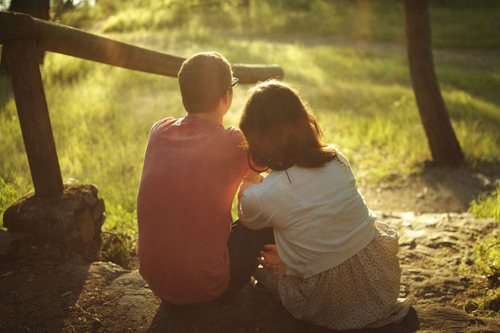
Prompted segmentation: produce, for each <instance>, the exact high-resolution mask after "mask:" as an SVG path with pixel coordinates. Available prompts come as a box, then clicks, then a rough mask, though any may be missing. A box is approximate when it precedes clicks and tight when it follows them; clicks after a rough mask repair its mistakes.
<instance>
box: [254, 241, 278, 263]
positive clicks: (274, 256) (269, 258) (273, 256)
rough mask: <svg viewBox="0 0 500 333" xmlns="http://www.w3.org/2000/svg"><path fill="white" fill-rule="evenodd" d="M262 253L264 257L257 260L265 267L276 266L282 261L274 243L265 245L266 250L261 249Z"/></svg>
mask: <svg viewBox="0 0 500 333" xmlns="http://www.w3.org/2000/svg"><path fill="white" fill-rule="evenodd" d="M260 254H261V256H262V257H260V258H257V261H258V262H259V264H261V265H262V266H263V267H264V268H275V267H276V266H278V265H279V264H281V263H282V261H281V259H280V256H279V255H278V250H277V249H276V245H274V244H268V245H264V251H260Z"/></svg>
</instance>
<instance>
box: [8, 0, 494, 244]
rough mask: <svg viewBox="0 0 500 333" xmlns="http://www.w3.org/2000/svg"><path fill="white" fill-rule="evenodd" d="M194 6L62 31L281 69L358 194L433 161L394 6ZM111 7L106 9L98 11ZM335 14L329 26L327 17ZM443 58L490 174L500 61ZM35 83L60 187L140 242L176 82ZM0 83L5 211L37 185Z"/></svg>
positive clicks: (460, 126) (75, 69)
mask: <svg viewBox="0 0 500 333" xmlns="http://www.w3.org/2000/svg"><path fill="white" fill-rule="evenodd" d="M217 2H218V1H213V2H212V3H217ZM195 3H197V2H195V1H185V2H182V1H178V2H176V1H168V0H165V1H152V2H145V1H140V0H134V1H129V2H126V3H116V4H115V5H113V6H110V5H109V2H106V1H99V4H100V5H98V7H96V8H86V9H82V10H80V11H77V12H73V13H70V14H67V15H65V16H63V18H62V21H63V22H65V23H68V24H69V23H71V24H74V25H80V26H84V27H89V28H90V27H92V29H94V30H93V31H95V32H98V33H105V34H107V35H108V36H110V37H111V38H115V39H118V40H121V41H125V42H128V43H132V44H135V45H139V46H144V47H148V48H151V49H154V50H159V51H164V52H168V53H171V54H175V55H178V56H183V57H188V56H190V55H192V54H194V53H196V52H200V51H207V50H213V51H218V52H221V53H222V54H224V55H225V56H226V57H227V58H228V60H229V61H230V62H233V63H261V64H279V65H281V66H282V67H283V68H284V71H285V75H286V77H285V79H286V81H287V82H289V83H292V84H293V85H295V86H297V87H298V88H299V89H300V91H301V94H302V96H303V97H304V99H305V100H306V101H308V102H309V103H310V105H311V107H312V108H313V110H315V112H316V115H317V117H318V119H319V123H320V126H321V127H322V129H323V131H324V134H325V138H326V139H327V140H328V141H329V142H333V143H337V144H338V145H339V146H340V147H341V148H342V150H343V151H344V152H345V153H346V154H347V156H348V158H349V159H350V161H351V162H352V164H353V167H354V169H355V171H356V175H357V177H358V179H359V181H360V182H361V183H362V184H366V183H375V182H379V181H381V180H384V179H387V178H389V177H391V175H392V174H394V173H396V174H399V175H407V174H410V173H414V172H419V171H420V170H421V168H422V164H423V162H424V161H425V160H427V159H429V158H430V154H429V149H428V147H427V142H426V137H425V133H424V130H423V128H422V125H421V123H420V119H419V115H418V110H417V107H416V104H415V100H414V96H413V90H412V88H411V81H410V77H409V71H408V64H407V59H406V55H405V52H404V49H402V47H401V41H402V39H403V36H404V31H403V30H402V29H403V21H404V19H403V18H402V16H401V15H402V7H401V3H400V2H398V1H389V2H388V4H387V3H386V2H381V1H370V2H367V1H352V2H351V1H342V2H340V1H339V2H329V1H326V0H325V1H321V0H318V1H312V2H310V3H308V2H304V1H299V0H295V1H291V0H287V1H281V2H279V3H281V5H280V6H282V7H280V8H278V7H276V6H278V5H277V3H278V2H276V4H274V5H271V2H265V1H261V0H255V1H251V4H252V5H251V7H250V9H249V10H248V11H246V10H244V9H237V8H236V7H234V6H231V5H228V4H223V5H221V7H216V6H214V7H210V8H208V9H207V8H200V7H193V6H194V4H195ZM228 3H229V2H228ZM460 3H463V2H460ZM105 4H108V7H106V8H107V9H106V11H104V10H102V8H101V7H100V6H104V5H105ZM385 4H387V5H385ZM146 5H151V6H153V7H154V10H153V11H151V10H149V11H148V10H146V9H144V8H145V7H144V6H146ZM190 6H191V7H190ZM283 6H288V7H286V9H287V10H286V11H285V10H283V9H284V7H283ZM431 10H432V13H433V15H432V17H431V18H432V20H433V28H434V24H435V27H436V29H435V30H434V32H436V34H437V35H438V36H440V35H441V36H445V37H442V39H443V40H446V43H448V45H451V46H450V47H454V48H455V47H459V46H460V47H465V48H466V47H473V48H475V51H474V52H483V51H484V50H479V51H478V50H477V48H478V47H480V46H481V47H483V46H484V47H491V46H492V45H493V46H496V47H498V46H499V45H500V42H498V40H497V41H495V40H494V39H491V38H489V37H488V41H487V43H486V42H485V43H486V44H485V45H482V44H481V42H480V41H475V43H474V45H472V44H471V42H467V41H468V40H473V39H474V38H473V37H470V38H469V37H468V36H470V34H475V33H476V32H475V31H468V30H461V29H460V28H459V27H458V25H457V28H456V29H457V30H454V31H451V30H446V29H444V27H445V24H444V23H440V22H441V19H442V20H443V22H446V23H447V24H450V23H449V22H450V21H453V20H454V17H453V15H452V13H454V12H455V11H456V12H460V11H462V10H463V9H462V8H454V7H453V6H451V5H450V8H444V7H440V6H438V5H433V6H432V7H431ZM468 11H469V12H471V15H470V16H471V18H470V21H471V22H475V24H480V23H481V22H484V24H483V25H482V26H481V27H479V28H477V29H480V31H483V32H485V34H486V35H488V34H489V35H493V34H492V33H489V32H486V31H489V29H490V28H491V24H492V23H491V22H490V21H491V19H490V17H491V14H490V11H491V8H489V7H488V8H486V9H484V8H479V9H477V10H476V9H474V10H472V9H470V8H468ZM97 12H99V13H98V14H97ZM104 13H107V14H106V15H107V16H106V15H105V14H104ZM202 13H203V15H202ZM447 13H450V14H447ZM460 13H462V12H460ZM333 14H335V20H333V21H331V20H326V19H324V17H323V18H322V15H323V16H328V15H333ZM460 15H463V14H460ZM462 18H463V17H462ZM320 19H321V20H320ZM445 19H446V20H445ZM457 20H458V19H457ZM435 21H436V23H434V22H435ZM261 22H266V24H262V23H261ZM301 22H302V23H301ZM317 22H322V24H317ZM457 22H458V21H457ZM299 23H300V25H299ZM313 23H314V24H313ZM374 27H377V29H374ZM247 28H248V29H247ZM436 34H435V35H436ZM489 35H488V36H489ZM330 37H332V38H333V39H332V38H330ZM465 37H467V38H465ZM360 40H369V41H376V42H380V43H382V42H383V43H382V44H379V46H380V47H379V48H378V49H379V51H369V50H366V49H364V48H357V47H355V46H354V44H352V42H353V41H354V42H359V41H360ZM462 40H464V41H466V42H465V44H464V45H462V44H461V43H462ZM386 43H389V44H386ZM440 43H442V46H445V45H444V42H440ZM441 51H442V52H441ZM441 51H440V52H441V53H440V52H437V53H436V71H437V75H438V78H439V81H440V84H441V89H442V93H443V97H444V99H445V102H446V104H447V107H448V111H449V114H450V118H451V120H452V124H453V126H454V128H455V131H456V134H457V136H458V139H459V141H460V143H461V145H462V148H463V150H464V153H465V155H466V158H467V161H468V162H469V164H470V165H472V166H481V165H485V164H488V163H498V158H499V157H500V134H499V132H500V131H498V126H499V125H500V96H499V95H498V91H500V77H499V75H498V73H499V72H500V71H499V70H500V60H498V59H496V58H494V57H487V59H486V60H485V61H475V60H476V58H475V57H474V54H472V55H471V57H472V58H471V59H469V58H467V57H466V58H463V57H460V56H459V55H458V54H456V53H454V52H452V51H447V50H441ZM481 59H483V58H481ZM42 76H43V79H44V86H45V92H46V96H47V102H48V106H49V110H50V116H51V121H52V127H53V131H54V137H55V141H56V145H57V152H58V156H59V162H60V165H61V171H62V175H63V179H64V181H74V180H77V181H79V182H83V183H94V184H96V185H97V186H98V188H99V195H100V197H102V198H104V200H105V202H106V214H107V216H108V219H107V221H106V223H105V228H107V229H117V230H118V231H119V232H125V233H129V234H134V233H135V232H136V221H135V215H136V194H137V188H138V184H139V179H140V174H141V168H142V162H143V154H144V150H145V147H146V143H147V138H148V133H149V129H150V127H151V125H152V124H153V123H154V122H155V121H157V120H158V119H161V118H163V117H167V116H172V117H182V116H183V115H184V110H183V108H182V103H181V99H180V95H179V90H178V85H177V81H176V79H174V78H168V77H161V76H157V75H152V74H145V73H139V72H134V71H129V70H125V69H120V68H113V67H110V66H107V65H102V64H97V63H92V62H89V61H85V60H80V59H76V58H72V57H67V56H63V55H58V54H51V53H48V54H47V57H46V63H45V65H44V66H43V67H42ZM0 85H1V88H2V89H1V92H0V133H1V135H0V146H1V147H2V149H1V150H0V160H2V164H1V165H0V177H1V179H2V183H1V188H0V195H1V198H0V199H1V201H0V203H1V204H2V206H1V207H0V210H2V209H5V207H6V206H7V205H8V204H10V203H11V202H12V201H13V200H14V199H15V198H16V197H18V196H21V195H23V194H25V193H26V192H28V191H29V190H30V189H31V187H32V184H31V177H30V172H29V167H28V164H27V159H26V154H25V151H24V146H23V141H22V136H21V131H20V127H19V121H18V119H17V115H16V110H15V103H14V100H13V97H12V95H11V94H10V93H9V92H8V91H9V89H8V87H9V83H8V81H7V80H5V79H3V78H2V79H0ZM250 87H251V85H240V86H239V88H238V89H236V90H235V95H234V101H233V107H232V109H231V111H230V113H229V114H228V115H227V117H226V119H225V125H237V124H238V121H239V117H240V114H241V110H242V107H243V105H244V102H245V98H246V93H247V90H248V89H249V88H250Z"/></svg>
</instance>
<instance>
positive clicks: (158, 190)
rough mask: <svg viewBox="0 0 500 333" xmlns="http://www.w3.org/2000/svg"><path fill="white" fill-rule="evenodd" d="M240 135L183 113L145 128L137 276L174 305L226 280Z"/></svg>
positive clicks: (214, 292) (205, 295)
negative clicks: (147, 137) (146, 136)
mask: <svg viewBox="0 0 500 333" xmlns="http://www.w3.org/2000/svg"><path fill="white" fill-rule="evenodd" d="M242 140H243V138H242V135H241V132H240V131H239V130H237V129H235V128H232V127H231V128H228V129H224V127H223V126H222V125H221V124H218V123H216V122H213V121H210V120H205V119H200V118H196V117H192V116H189V115H188V116H186V117H185V118H183V119H173V118H167V119H163V120H161V121H159V122H157V123H156V124H155V125H154V126H153V128H152V129H151V133H150V138H149V142H148V147H147V149H146V154H145V160H144V167H143V173H142V178H141V183H140V186H139V194H138V203H137V217H138V223H139V258H140V261H141V264H140V272H141V274H142V276H143V277H144V278H145V279H146V281H148V283H149V285H150V287H151V289H152V290H153V291H154V292H155V293H156V294H157V295H158V296H159V297H161V298H162V299H165V300H167V301H169V302H171V303H174V304H186V303H198V302H203V301H209V300H213V299H216V298H218V297H219V296H221V294H222V293H223V292H224V290H225V289H226V287H227V284H228V282H229V277H230V273H229V272H230V271H229V269H230V267H229V257H228V252H227V240H228V238H229V234H230V223H231V209H230V207H231V203H232V200H233V198H234V193H235V192H236V190H237V188H238V186H239V184H240V181H241V179H242V177H243V175H244V174H245V172H246V170H247V168H248V167H247V161H246V155H245V153H244V151H243V150H242V149H241V143H242Z"/></svg>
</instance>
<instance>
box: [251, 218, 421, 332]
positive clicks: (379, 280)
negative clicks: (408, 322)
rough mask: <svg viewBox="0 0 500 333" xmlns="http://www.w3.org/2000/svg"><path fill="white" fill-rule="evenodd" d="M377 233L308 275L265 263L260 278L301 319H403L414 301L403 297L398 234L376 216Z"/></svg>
mask: <svg viewBox="0 0 500 333" xmlns="http://www.w3.org/2000/svg"><path fill="white" fill-rule="evenodd" d="M375 228H376V232H375V236H374V237H373V239H372V241H371V242H370V243H369V244H368V245H367V246H366V247H365V248H364V249H363V250H361V251H360V252H358V253H357V254H356V255H354V256H352V257H351V258H349V259H348V260H346V261H344V262H343V263H342V264H340V265H338V266H336V267H333V268H331V269H329V270H327V271H324V272H321V273H319V274H316V275H313V276H311V277H309V278H307V279H302V278H299V277H296V276H289V275H285V267H284V266H283V264H281V265H279V266H277V267H276V268H273V269H269V268H266V269H264V268H261V269H258V270H257V272H256V273H255V278H256V279H257V280H258V281H259V283H261V284H262V285H263V286H264V287H265V288H266V289H267V290H268V291H269V292H271V293H272V294H273V295H275V296H276V297H278V298H279V299H280V300H281V302H282V304H283V306H284V307H285V308H286V309H287V310H288V312H290V313H291V314H292V316H294V317H295V318H296V319H299V320H302V321H305V322H308V323H311V324H315V325H318V326H322V327H326V328H329V329H334V330H348V329H360V328H368V327H372V328H375V327H382V326H385V325H388V324H391V323H397V322H399V321H401V320H402V319H403V318H404V317H405V316H406V314H407V313H408V310H409V309H410V306H411V304H410V302H409V301H408V300H406V299H401V298H398V296H399V290H400V279H401V270H400V267H399V261H398V258H397V253H398V249H399V245H398V238H397V235H396V232H395V231H394V229H393V228H392V227H391V226H389V225H388V224H385V223H381V222H375Z"/></svg>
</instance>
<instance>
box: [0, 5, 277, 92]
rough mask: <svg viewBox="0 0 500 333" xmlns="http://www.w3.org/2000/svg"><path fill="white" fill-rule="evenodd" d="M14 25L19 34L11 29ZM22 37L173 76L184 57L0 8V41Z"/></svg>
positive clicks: (248, 73)
mask: <svg viewBox="0 0 500 333" xmlns="http://www.w3.org/2000/svg"><path fill="white" fill-rule="evenodd" d="M26 17H28V18H29V19H27V18H26ZM30 19H31V20H30ZM33 23H34V26H33ZM18 29H19V35H18V34H17V33H16V31H14V30H18ZM5 31H8V32H5ZM25 37H36V39H37V47H38V48H39V49H41V50H45V51H51V52H57V53H62V54H66V55H70V56H73V57H78V58H83V59H87V60H91V61H96V62H100V63H104V64H108V65H112V66H117V67H122V68H127V69H132V70H137V71H141V72H146V73H153V74H159V75H166V76H171V77H177V73H178V72H179V69H180V67H181V64H182V62H183V61H184V60H185V58H182V57H178V56H173V55H170V54H167V53H162V52H157V51H153V50H148V49H145V48H141V47H138V46H134V45H130V44H127V43H123V42H119V41H116V40H113V39H110V38H106V37H102V36H97V35H94V34H91V33H88V32H85V31H82V30H79V29H75V28H71V27H68V26H64V25H60V24H55V23H51V22H47V21H43V20H39V19H36V18H31V17H30V16H28V15H25V14H19V13H8V12H0V42H5V41H6V40H10V39H16V38H25ZM233 71H234V76H236V77H237V78H239V79H240V83H255V82H258V81H265V80H267V79H269V78H283V76H284V72H283V69H282V68H281V67H280V66H278V65H246V64H234V65H233Z"/></svg>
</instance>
